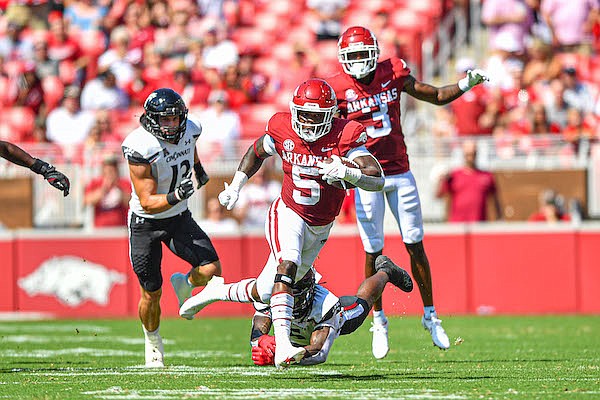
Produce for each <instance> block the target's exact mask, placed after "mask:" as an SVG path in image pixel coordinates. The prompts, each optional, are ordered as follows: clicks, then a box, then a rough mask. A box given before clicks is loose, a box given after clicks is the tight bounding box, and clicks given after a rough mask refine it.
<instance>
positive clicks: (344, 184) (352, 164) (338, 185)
mask: <svg viewBox="0 0 600 400" xmlns="http://www.w3.org/2000/svg"><path fill="white" fill-rule="evenodd" d="M340 159H341V160H342V164H344V165H345V166H346V167H348V168H360V166H359V165H358V164H357V163H356V162H355V161H352V160H351V159H349V158H346V157H340ZM332 161H333V159H332V158H330V157H325V158H324V159H323V163H325V164H329V163H331V162H332ZM331 186H334V187H336V188H338V189H344V190H345V189H354V188H355V187H356V186H354V185H353V184H351V183H350V182H346V181H343V182H342V181H335V182H332V183H331Z"/></svg>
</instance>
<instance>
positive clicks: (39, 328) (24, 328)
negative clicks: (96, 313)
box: [0, 322, 111, 334]
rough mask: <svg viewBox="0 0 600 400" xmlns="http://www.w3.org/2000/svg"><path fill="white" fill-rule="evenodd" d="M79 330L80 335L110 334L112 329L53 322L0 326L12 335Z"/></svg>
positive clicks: (0, 330) (3, 330)
mask: <svg viewBox="0 0 600 400" xmlns="http://www.w3.org/2000/svg"><path fill="white" fill-rule="evenodd" d="M77 330H79V332H80V333H86V332H87V331H90V332H97V333H100V332H110V331H111V329H110V328H108V327H106V326H102V325H89V324H69V325H54V324H53V323H52V322H49V323H48V324H40V325H13V324H8V325H0V332H10V333H11V334H15V333H22V332H23V333H24V332H31V333H40V332H73V333H75V332H77Z"/></svg>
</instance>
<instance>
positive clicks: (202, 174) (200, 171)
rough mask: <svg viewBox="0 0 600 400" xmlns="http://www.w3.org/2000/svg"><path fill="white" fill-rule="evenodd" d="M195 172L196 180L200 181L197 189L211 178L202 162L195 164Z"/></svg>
mask: <svg viewBox="0 0 600 400" xmlns="http://www.w3.org/2000/svg"><path fill="white" fill-rule="evenodd" d="M194 173H195V175H196V182H198V186H196V188H197V189H200V188H201V187H202V186H204V185H206V184H207V183H208V180H209V179H210V178H209V177H208V174H207V173H206V171H205V170H204V167H203V166H202V164H201V163H200V162H197V163H196V164H194Z"/></svg>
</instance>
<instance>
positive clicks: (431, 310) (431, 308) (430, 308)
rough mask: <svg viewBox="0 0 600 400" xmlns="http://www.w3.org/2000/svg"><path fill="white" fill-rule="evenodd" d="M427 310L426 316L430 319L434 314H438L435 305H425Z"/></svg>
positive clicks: (424, 308) (425, 310)
mask: <svg viewBox="0 0 600 400" xmlns="http://www.w3.org/2000/svg"><path fill="white" fill-rule="evenodd" d="M423 310H424V312H425V318H427V319H430V318H431V316H432V315H436V313H435V307H434V306H425V307H423Z"/></svg>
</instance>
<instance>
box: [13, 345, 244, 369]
mask: <svg viewBox="0 0 600 400" xmlns="http://www.w3.org/2000/svg"><path fill="white" fill-rule="evenodd" d="M81 354H85V355H87V356H90V357H115V356H117V357H119V356H120V357H124V356H134V357H135V356H140V357H142V355H143V354H144V352H143V349H140V350H136V351H132V350H117V349H98V348H90V347H75V348H70V349H56V350H49V349H35V350H31V349H27V350H15V349H3V350H2V357H17V358H53V357H56V356H64V355H81ZM167 356H169V357H181V358H194V359H197V358H210V357H235V358H243V357H245V356H244V355H242V354H239V353H230V352H226V351H171V352H167ZM75 371H77V370H75Z"/></svg>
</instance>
